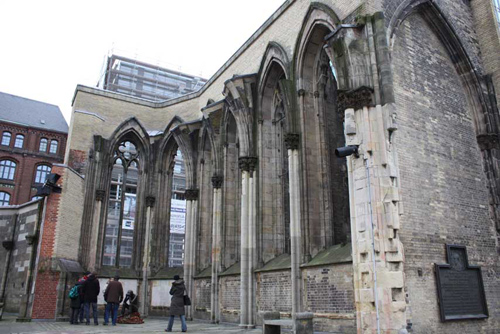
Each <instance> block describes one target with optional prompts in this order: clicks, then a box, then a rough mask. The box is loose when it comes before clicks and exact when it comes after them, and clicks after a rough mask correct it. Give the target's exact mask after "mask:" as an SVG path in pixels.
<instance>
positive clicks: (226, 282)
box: [219, 276, 240, 323]
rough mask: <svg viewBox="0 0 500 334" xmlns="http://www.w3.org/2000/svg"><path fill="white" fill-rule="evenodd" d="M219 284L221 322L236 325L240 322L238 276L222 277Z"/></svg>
mask: <svg viewBox="0 0 500 334" xmlns="http://www.w3.org/2000/svg"><path fill="white" fill-rule="evenodd" d="M219 282H220V286H219V300H220V309H221V321H222V322H233V323H238V322H239V320H240V313H239V311H240V276H224V277H221V278H220V280H219Z"/></svg>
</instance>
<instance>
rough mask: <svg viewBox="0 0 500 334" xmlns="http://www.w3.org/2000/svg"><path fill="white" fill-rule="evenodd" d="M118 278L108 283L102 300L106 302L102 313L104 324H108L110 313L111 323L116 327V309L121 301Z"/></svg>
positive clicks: (121, 287) (120, 287)
mask: <svg viewBox="0 0 500 334" xmlns="http://www.w3.org/2000/svg"><path fill="white" fill-rule="evenodd" d="M119 280H120V277H119V276H115V278H114V280H113V281H110V282H109V283H108V286H107V287H106V291H104V300H105V301H106V303H107V304H106V310H105V311H104V324H103V325H107V324H108V319H109V314H110V313H111V322H112V323H113V326H116V319H117V318H118V308H119V307H120V303H121V302H122V300H123V286H122V284H121V283H120V282H119Z"/></svg>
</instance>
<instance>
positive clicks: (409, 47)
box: [392, 1, 500, 333]
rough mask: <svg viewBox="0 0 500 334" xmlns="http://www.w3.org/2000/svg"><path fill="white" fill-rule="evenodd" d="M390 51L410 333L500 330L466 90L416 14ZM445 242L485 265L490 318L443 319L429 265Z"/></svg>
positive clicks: (441, 254)
mask: <svg viewBox="0 0 500 334" xmlns="http://www.w3.org/2000/svg"><path fill="white" fill-rule="evenodd" d="M457 2H461V1H457ZM392 56H393V65H394V87H395V93H396V103H397V114H398V124H399V130H398V131H397V134H396V139H395V143H396V144H395V145H396V147H397V152H398V155H399V164H400V173H401V197H402V201H403V205H404V211H403V212H404V213H403V216H402V217H401V230H400V237H401V241H402V243H403V245H404V249H405V256H406V262H405V273H406V279H407V281H406V284H407V293H408V298H409V302H410V305H409V306H410V309H411V312H410V313H409V314H408V318H409V319H410V321H411V322H412V323H413V329H414V332H415V333H437V332H439V333H494V332H499V331H500V324H499V319H500V317H499V312H500V308H499V300H500V298H499V296H500V291H499V286H498V282H499V278H500V268H499V267H498V254H497V245H496V241H495V235H496V231H495V228H494V225H493V223H492V221H491V220H490V217H489V212H488V200H489V198H488V189H487V187H486V177H485V175H484V173H483V170H482V165H481V161H482V158H481V154H480V151H479V149H478V146H477V142H476V138H475V132H474V127H473V123H472V119H471V114H470V111H469V110H468V105H467V100H466V95H465V90H464V88H463V86H462V85H461V82H460V79H459V77H458V75H457V73H456V71H455V69H454V67H453V64H452V63H451V60H450V58H449V56H448V54H447V53H446V51H445V49H444V47H443V45H442V44H441V42H440V41H439V40H438V38H437V37H436V36H435V34H434V33H433V32H432V31H431V29H430V28H429V26H428V25H427V23H426V22H425V21H424V20H423V19H422V18H421V17H420V16H419V15H417V14H414V15H412V16H410V17H409V18H408V19H407V20H406V21H405V22H404V23H403V24H402V26H401V27H400V29H399V31H398V32H397V36H396V40H395V45H394V52H393V55H392ZM445 244H460V245H465V246H467V250H468V257H469V263H470V264H472V265H480V266H481V267H482V272H483V278H484V283H485V290H486V297H487V300H488V307H489V312H490V318H489V319H488V320H482V321H461V322H447V323H442V322H440V317H439V307H438V297H437V291H436V282H435V276H434V264H435V263H446V257H445Z"/></svg>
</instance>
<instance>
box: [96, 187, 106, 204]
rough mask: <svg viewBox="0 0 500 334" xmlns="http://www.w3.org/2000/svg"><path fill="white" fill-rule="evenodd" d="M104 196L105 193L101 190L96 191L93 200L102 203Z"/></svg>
mask: <svg viewBox="0 0 500 334" xmlns="http://www.w3.org/2000/svg"><path fill="white" fill-rule="evenodd" d="M105 195H106V192H105V191H104V190H102V189H97V190H96V191H95V200H96V201H100V202H102V201H103V200H104V196H105Z"/></svg>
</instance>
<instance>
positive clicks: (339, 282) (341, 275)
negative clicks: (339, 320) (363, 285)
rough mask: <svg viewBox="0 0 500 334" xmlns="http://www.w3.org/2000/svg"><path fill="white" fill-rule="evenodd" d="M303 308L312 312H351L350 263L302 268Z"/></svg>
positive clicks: (352, 305)
mask: <svg viewBox="0 0 500 334" xmlns="http://www.w3.org/2000/svg"><path fill="white" fill-rule="evenodd" d="M303 277H305V278H306V284H305V292H304V293H305V295H306V296H307V298H306V303H305V309H306V310H308V311H310V312H314V313H353V312H354V311H355V308H354V285H353V281H352V265H351V264H340V265H335V266H325V267H314V268H307V269H305V270H304V273H303Z"/></svg>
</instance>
